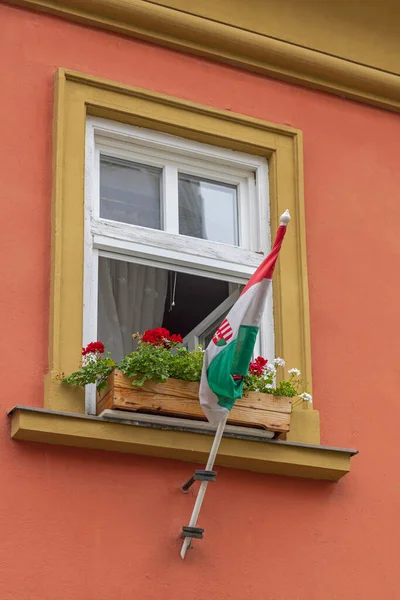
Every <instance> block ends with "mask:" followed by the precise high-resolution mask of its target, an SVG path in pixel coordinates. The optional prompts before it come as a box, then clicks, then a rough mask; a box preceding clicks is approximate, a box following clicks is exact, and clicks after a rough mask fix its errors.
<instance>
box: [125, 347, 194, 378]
mask: <svg viewBox="0 0 400 600" xmlns="http://www.w3.org/2000/svg"><path fill="white" fill-rule="evenodd" d="M202 366H203V351H202V350H201V348H199V349H198V350H194V351H192V352H188V350H187V349H186V348H183V347H181V348H177V347H176V344H175V345H174V347H172V348H167V347H165V346H154V345H152V344H149V343H143V342H139V344H138V348H137V350H135V352H131V353H130V354H128V355H127V356H125V358H124V359H123V360H122V361H121V363H120V364H119V368H120V369H121V371H122V372H123V373H124V374H125V375H126V376H127V377H132V378H135V379H134V381H133V382H132V384H133V385H136V386H142V385H143V384H144V383H145V382H146V381H147V380H151V381H154V382H155V383H162V382H164V381H167V379H168V378H169V377H174V378H175V379H183V380H185V381H200V376H201V369H202Z"/></svg>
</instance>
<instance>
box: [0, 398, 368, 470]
mask: <svg viewBox="0 0 400 600" xmlns="http://www.w3.org/2000/svg"><path fill="white" fill-rule="evenodd" d="M10 417H11V437H12V438H13V439H14V440H25V441H30V442H41V443H46V444H59V445H63V446H75V447H79V448H91V449H97V450H111V451H116V452H125V453H134V454H142V455H145V456H154V457H162V458H172V459H179V460H183V461H187V462H196V463H205V462H206V460H207V457H208V454H209V451H210V448H211V443H212V437H211V435H204V434H199V433H193V432H188V431H174V430H169V431H165V430H163V429H156V428H148V427H140V426H137V425H134V424H121V423H111V422H108V421H105V420H103V419H101V418H99V417H88V416H84V415H76V414H67V413H58V412H52V411H46V410H43V409H34V408H28V407H23V406H17V407H15V408H14V409H13V410H12V411H11V412H10ZM356 453H357V452H356V451H355V450H349V449H340V448H329V447H322V446H314V445H310V444H300V443H291V442H279V441H278V442H276V441H269V442H261V441H248V440H244V439H232V438H223V440H222V442H221V446H220V450H219V453H218V456H217V459H216V465H217V466H223V467H231V468H238V469H245V470H249V471H257V472H261V473H272V474H275V475H287V476H291V477H303V478H308V479H322V480H328V481H338V480H339V479H340V478H341V477H343V475H345V474H346V473H348V472H349V470H350V458H351V457H352V456H353V455H354V454H356Z"/></svg>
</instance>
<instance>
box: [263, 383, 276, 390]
mask: <svg viewBox="0 0 400 600" xmlns="http://www.w3.org/2000/svg"><path fill="white" fill-rule="evenodd" d="M265 389H267V390H273V389H274V386H273V385H272V383H267V384H266V386H265Z"/></svg>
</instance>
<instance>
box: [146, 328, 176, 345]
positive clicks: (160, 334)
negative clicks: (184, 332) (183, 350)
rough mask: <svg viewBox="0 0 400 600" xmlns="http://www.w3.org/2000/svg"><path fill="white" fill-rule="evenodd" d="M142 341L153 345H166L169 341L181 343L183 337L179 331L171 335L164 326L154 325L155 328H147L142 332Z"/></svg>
mask: <svg viewBox="0 0 400 600" xmlns="http://www.w3.org/2000/svg"><path fill="white" fill-rule="evenodd" d="M142 342H146V343H148V344H153V346H168V344H169V342H173V343H175V344H177V343H179V344H182V342H183V339H182V336H181V335H180V334H179V333H173V334H172V335H171V334H170V332H169V331H168V329H165V327H156V329H148V330H147V331H145V332H144V334H143V337H142Z"/></svg>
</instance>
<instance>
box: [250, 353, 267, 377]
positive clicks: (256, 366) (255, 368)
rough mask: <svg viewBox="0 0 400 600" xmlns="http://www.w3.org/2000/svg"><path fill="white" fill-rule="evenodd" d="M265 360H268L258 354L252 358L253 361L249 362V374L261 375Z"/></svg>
mask: <svg viewBox="0 0 400 600" xmlns="http://www.w3.org/2000/svg"><path fill="white" fill-rule="evenodd" d="M267 362H268V361H267V359H266V358H263V357H262V356H258V357H257V358H256V359H255V360H254V362H251V363H250V366H249V371H250V373H251V375H258V376H260V375H262V374H263V371H264V368H265V366H266V364H267Z"/></svg>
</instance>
